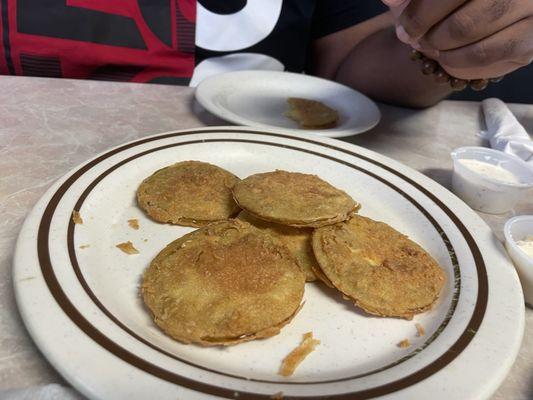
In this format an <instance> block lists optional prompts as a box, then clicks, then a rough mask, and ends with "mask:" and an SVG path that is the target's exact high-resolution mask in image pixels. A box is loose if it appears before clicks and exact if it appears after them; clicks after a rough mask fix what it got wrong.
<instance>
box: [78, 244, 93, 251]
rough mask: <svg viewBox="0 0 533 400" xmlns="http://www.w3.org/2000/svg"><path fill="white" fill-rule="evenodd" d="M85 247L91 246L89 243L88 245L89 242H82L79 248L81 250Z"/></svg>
mask: <svg viewBox="0 0 533 400" xmlns="http://www.w3.org/2000/svg"><path fill="white" fill-rule="evenodd" d="M87 247H91V245H90V244H82V245H81V246H80V249H82V250H83V249H86V248H87Z"/></svg>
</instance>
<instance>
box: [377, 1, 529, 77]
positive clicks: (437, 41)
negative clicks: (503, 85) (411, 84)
mask: <svg viewBox="0 0 533 400" xmlns="http://www.w3.org/2000/svg"><path fill="white" fill-rule="evenodd" d="M383 2H384V3H385V4H387V5H388V6H389V7H390V8H391V11H392V13H393V14H394V15H395V17H396V33H397V36H398V38H399V39H400V40H401V41H402V42H405V43H408V44H410V45H411V46H413V47H414V48H416V49H417V50H420V51H422V52H423V53H424V54H426V55H427V56H428V57H430V58H433V59H436V60H437V61H438V62H439V63H440V65H441V66H442V67H443V68H444V69H445V70H446V71H447V72H448V73H449V74H451V75H453V76H455V77H457V78H462V79H479V78H493V77H497V76H501V75H505V74H507V73H509V72H512V71H514V70H516V69H518V68H520V67H523V66H525V65H528V64H529V63H531V62H532V61H533V0H383Z"/></svg>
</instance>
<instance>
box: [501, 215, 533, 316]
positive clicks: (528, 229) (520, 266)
mask: <svg viewBox="0 0 533 400" xmlns="http://www.w3.org/2000/svg"><path fill="white" fill-rule="evenodd" d="M503 234H504V236H505V247H506V249H507V252H508V253H509V255H510V256H511V259H512V260H513V263H514V265H515V267H516V271H517V272H518V276H519V277H520V283H521V284H522V289H523V291H524V298H525V300H526V303H527V304H529V306H530V307H533V258H532V257H529V256H528V254H527V253H526V252H524V251H522V250H521V249H520V247H518V244H517V242H518V241H519V240H525V239H526V238H527V237H528V236H530V235H533V215H522V216H519V217H514V218H511V219H510V220H509V221H507V222H506V223H505V226H504V228H503Z"/></svg>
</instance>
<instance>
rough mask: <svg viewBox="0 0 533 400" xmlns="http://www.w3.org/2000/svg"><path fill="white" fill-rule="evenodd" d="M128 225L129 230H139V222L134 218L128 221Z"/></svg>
mask: <svg viewBox="0 0 533 400" xmlns="http://www.w3.org/2000/svg"><path fill="white" fill-rule="evenodd" d="M128 225H129V226H130V228H132V229H135V230H138V229H139V220H138V219H136V218H133V219H128Z"/></svg>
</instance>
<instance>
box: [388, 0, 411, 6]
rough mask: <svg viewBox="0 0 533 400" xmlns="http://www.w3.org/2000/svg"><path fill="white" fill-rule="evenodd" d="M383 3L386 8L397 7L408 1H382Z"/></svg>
mask: <svg viewBox="0 0 533 400" xmlns="http://www.w3.org/2000/svg"><path fill="white" fill-rule="evenodd" d="M382 1H383V3H385V5H386V6H389V7H399V6H401V5H402V4H403V3H407V2H409V0H382Z"/></svg>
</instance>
